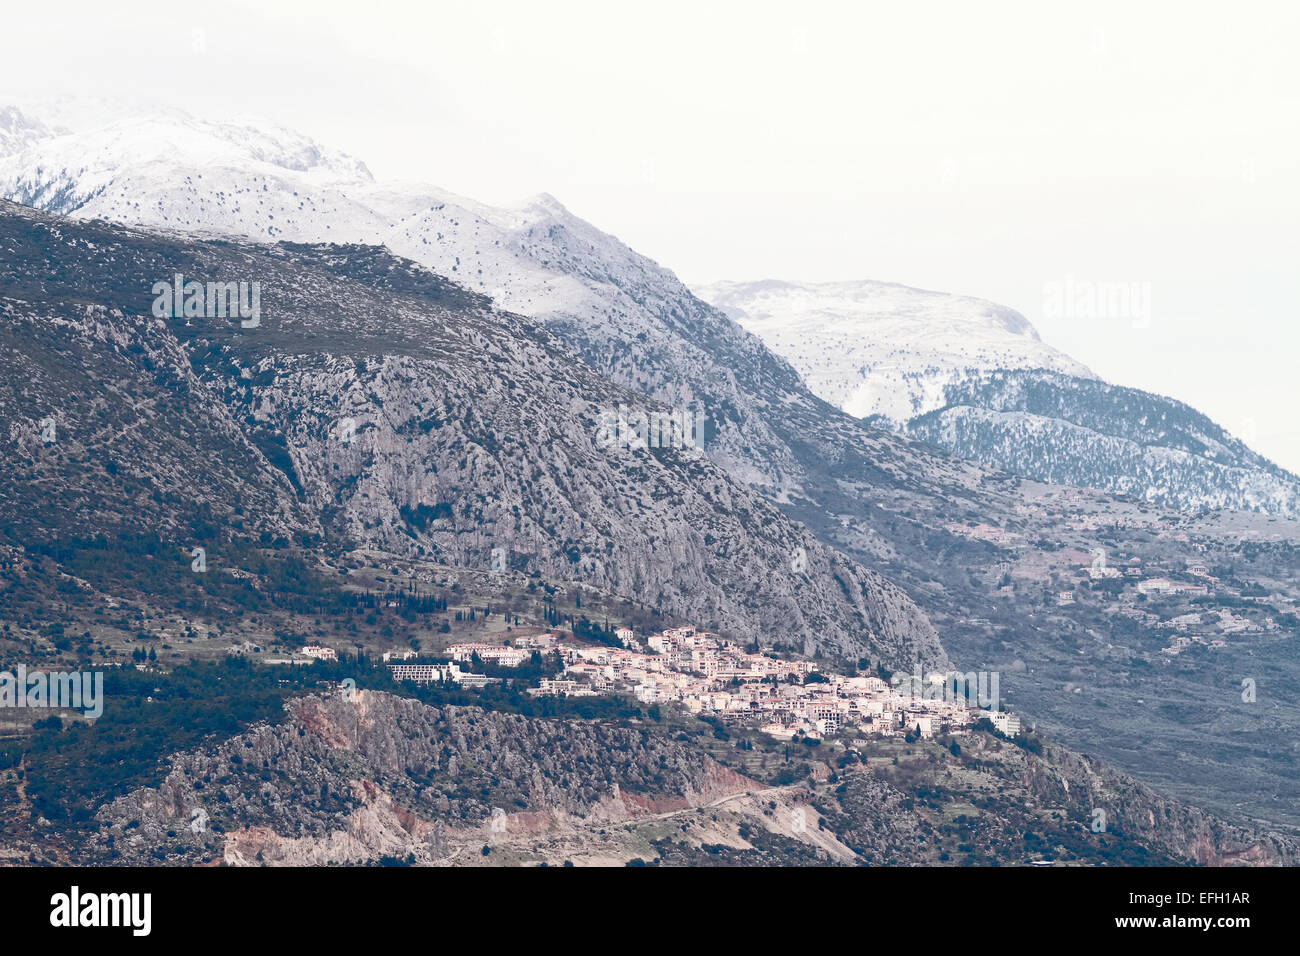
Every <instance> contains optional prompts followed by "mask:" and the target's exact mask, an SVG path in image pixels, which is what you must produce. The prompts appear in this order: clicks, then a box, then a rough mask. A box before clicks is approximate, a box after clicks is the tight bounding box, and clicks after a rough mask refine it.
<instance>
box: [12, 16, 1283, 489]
mask: <svg viewBox="0 0 1300 956" xmlns="http://www.w3.org/2000/svg"><path fill="white" fill-rule="evenodd" d="M1298 27H1300V4H1295V3H1274V4H1249V3H1237V4H1231V5H1229V4H1219V5H1215V6H1200V5H1195V4H1190V3H1168V4H1154V3H1152V4H1143V5H1141V6H1139V5H1137V4H1133V3H1096V2H1086V3H1079V4H1076V5H1074V6H1073V9H1067V8H1065V7H1063V6H1060V5H1056V4H1052V5H1049V4H1043V3H1037V2H1029V3H1014V4H1013V3H1006V4H996V3H990V2H983V3H978V4H974V3H906V4H900V3H896V2H890V3H835V4H830V3H825V4H817V3H807V2H804V3H799V4H795V3H788V2H787V3H781V4H771V5H762V4H757V3H709V2H706V0H697V2H694V3H678V2H673V0H669V2H659V3H653V4H647V3H637V4H616V3H614V2H603V3H567V4H563V3H555V2H550V3H545V4H543V3H498V2H485V0H476V2H466V3H455V4H451V3H440V2H432V3H417V2H407V3H386V2H383V0H368V2H366V3H358V2H355V0H354V2H352V3H349V4H343V3H337V2H332V0H314V2H298V0H282V2H279V3H266V2H262V3H252V2H237V0H224V2H221V0H219V2H205V3H182V2H175V0H172V2H166V3H163V2H144V3H118V4H103V3H101V2H95V3H90V2H83V3H71V2H59V0H49V2H42V3H39V4H33V3H27V4H22V5H21V6H17V7H15V6H13V5H11V7H10V8H9V9H7V10H6V11H5V19H4V28H3V30H0V102H3V101H4V100H6V99H9V98H12V99H19V98H22V97H31V96H37V95H48V94H87V93H90V94H94V95H96V96H114V97H141V98H145V99H148V100H152V101H161V102H167V103H172V104H175V105H177V106H180V107H182V108H184V109H187V110H189V111H191V112H194V113H196V114H198V115H201V116H206V117H212V118H224V117H227V116H230V115H233V114H239V113H253V114H257V115H260V116H263V117H266V118H268V119H271V120H273V121H275V122H278V123H281V124H283V125H285V126H289V127H292V128H295V129H299V130H301V131H303V132H306V133H308V134H310V135H312V136H314V137H316V138H317V139H318V140H320V141H322V142H323V143H325V144H327V145H330V146H335V147H338V148H340V149H344V150H346V151H348V152H351V153H354V154H355V155H357V156H359V157H360V158H361V159H363V160H364V161H365V162H366V163H367V164H368V165H369V166H370V168H371V170H372V171H373V172H374V173H375V175H376V177H377V178H380V179H389V178H403V179H418V180H423V181H427V182H431V183H434V184H437V185H439V186H442V187H444V188H447V189H451V190H453V191H456V192H459V193H462V194H464V195H467V196H471V197H473V198H476V199H480V200H484V201H487V202H493V203H501V202H508V201H512V200H515V199H518V198H521V197H523V196H526V195H530V194H533V193H537V192H542V191H545V192H550V193H552V194H554V195H555V196H556V197H557V198H559V199H560V200H561V201H562V202H564V203H565V204H566V205H567V206H569V208H570V209H572V210H573V211H574V212H575V213H577V214H578V215H580V216H583V217H584V218H586V219H589V220H591V221H592V222H593V223H595V224H596V225H598V226H599V227H601V228H602V229H605V230H606V231H608V232H612V233H614V234H615V235H617V236H619V237H620V238H621V239H623V240H624V241H626V242H628V243H629V244H630V245H631V246H633V247H634V248H636V249H637V250H639V251H641V252H643V253H645V254H647V255H649V256H651V257H653V258H655V259H657V260H658V261H659V262H661V263H662V264H664V265H666V266H668V267H669V268H672V269H673V270H675V271H676V272H677V273H678V274H679V275H681V276H682V277H683V278H685V279H687V280H688V281H695V280H709V279H716V278H732V279H750V278H786V279H803V280H827V279H849V278H870V279H881V280H887V281H894V282H903V283H907V284H909V285H915V286H919V287H922V288H930V289H939V290H942V291H947V292H956V293H963V294H968V295H979V296H984V297H986V298H990V299H994V300H996V301H999V302H1002V303H1005V304H1007V305H1010V306H1012V307H1013V308H1016V309H1018V310H1020V311H1021V312H1023V313H1024V314H1025V315H1026V316H1028V317H1029V319H1030V320H1031V321H1033V322H1034V323H1035V325H1036V326H1037V327H1038V329H1039V332H1040V333H1041V335H1042V336H1043V338H1044V339H1046V340H1047V341H1048V342H1050V343H1051V344H1053V345H1056V346H1057V347H1059V348H1061V349H1063V350H1064V351H1066V352H1068V353H1069V354H1071V355H1073V356H1074V357H1076V358H1078V359H1079V360H1081V361H1083V362H1084V363H1086V364H1087V365H1089V366H1090V367H1091V368H1092V369H1093V370H1094V371H1096V372H1097V373H1098V374H1100V375H1102V376H1103V377H1104V378H1107V379H1108V380H1111V381H1114V382H1117V383H1120V384H1126V385H1135V386H1139V387H1142V388H1146V389H1149V390H1151V391H1155V392H1160V393H1162V394H1166V395H1171V396H1173V397H1175V398H1178V399H1181V400H1183V401H1186V402H1188V403H1189V404H1191V405H1193V406H1195V407H1197V408H1199V409H1200V410H1201V411H1204V412H1206V413H1207V414H1209V415H1210V416H1211V417H1212V418H1214V419H1215V420H1216V421H1218V422H1219V423H1220V424H1222V425H1224V426H1225V427H1226V428H1228V429H1229V430H1230V431H1233V432H1235V433H1237V434H1239V435H1242V434H1245V435H1247V436H1251V437H1253V442H1252V444H1253V445H1254V447H1256V448H1257V449H1258V450H1259V451H1261V452H1263V453H1264V454H1267V455H1269V456H1271V457H1272V458H1274V459H1275V460H1276V461H1278V462H1279V463H1280V464H1283V465H1285V466H1286V467H1289V468H1290V469H1292V470H1294V471H1298V472H1300V424H1297V421H1296V411H1297V406H1298V404H1300V403H1298V402H1297V398H1298V392H1300V389H1298V388H1297V385H1296V368H1295V366H1296V362H1297V358H1300V329H1298V328H1297V323H1296V319H1297V312H1298V311H1300V310H1298V306H1300V269H1297V264H1298V263H1300V239H1298V238H1297V235H1298V233H1297V226H1300V182H1298V181H1297V171H1300V59H1298V58H1297V56H1296V54H1295V50H1296V47H1297V40H1300V29H1298ZM1067 276H1072V277H1073V278H1074V280H1075V281H1076V282H1080V281H1127V282H1147V283H1150V288H1151V296H1152V315H1151V321H1150V324H1149V326H1148V327H1146V328H1133V324H1132V323H1131V322H1127V321H1123V320H1121V319H1107V318H1094V319H1085V318H1077V317H1074V318H1051V317H1046V316H1044V314H1043V313H1044V286H1045V284H1047V283H1050V282H1054V281H1064V280H1065V278H1066V277H1067ZM1252 424H1253V435H1252Z"/></svg>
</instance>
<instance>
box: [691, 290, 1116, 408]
mask: <svg viewBox="0 0 1300 956" xmlns="http://www.w3.org/2000/svg"><path fill="white" fill-rule="evenodd" d="M692 291H694V292H695V294H696V295H698V296H699V297H700V298H702V299H703V300H704V301H706V302H709V303H712V304H713V305H715V306H717V307H718V308H719V309H721V310H722V311H723V312H725V313H726V314H727V315H729V316H731V317H732V318H733V319H735V320H736V321H737V322H739V323H740V324H741V325H742V326H743V327H744V328H746V329H748V330H749V331H750V332H753V333H755V334H756V335H758V336H759V337H760V338H762V340H763V342H764V343H765V344H766V345H767V347H768V348H770V349H771V350H772V351H774V352H776V353H777V354H778V355H780V356H781V357H783V358H784V359H786V361H788V362H789V363H790V364H791V365H793V366H794V367H795V369H796V370H797V371H798V372H799V374H800V375H802V376H803V379H804V381H805V382H807V383H808V387H809V388H811V389H812V390H813V392H814V393H816V394H817V395H819V396H820V397H822V398H824V399H826V401H828V402H830V403H831V404H832V405H836V406H838V407H840V408H842V409H844V411H846V412H848V413H849V414H850V415H854V416H856V417H858V418H870V417H873V416H880V417H881V418H883V419H885V420H887V421H888V423H889V424H890V425H891V426H892V427H894V428H898V427H901V426H902V425H903V424H904V423H905V422H907V421H908V420H909V419H912V418H914V417H916V416H917V415H923V414H925V413H926V412H929V411H933V410H935V409H937V408H940V407H942V406H943V405H944V388H945V387H946V386H948V385H950V384H952V383H954V382H956V381H958V380H960V379H963V378H965V377H966V376H967V375H969V374H970V373H972V372H978V371H986V370H990V369H997V368H1043V369H1051V370H1053V371H1058V372H1065V373H1067V374H1070V375H1075V376H1080V377H1087V378H1090V377H1092V373H1091V372H1089V371H1088V369H1087V368H1085V367H1084V366H1083V365H1081V364H1080V363H1079V362H1076V361H1075V360H1074V359H1072V358H1070V357H1069V356H1068V355H1065V354H1064V353H1062V352H1058V351H1057V350H1056V349H1054V348H1052V347H1051V346H1048V345H1045V344H1044V343H1043V342H1042V340H1041V339H1039V337H1038V333H1037V332H1036V331H1034V327H1033V326H1032V325H1030V324H1029V321H1028V320H1027V319H1026V318H1025V317H1024V316H1023V315H1021V314H1020V313H1019V312H1016V311H1014V310H1012V309H1009V308H1007V307H1006V306H1002V305H998V304H996V303H994V302H988V301H985V300H983V299H973V298H969V297H966V296H957V295H947V294H944V293H942V292H927V291H924V290H922V289H913V288H909V287H908V286H903V285H895V284H893V283H889V282H872V281H866V280H864V281H857V282H824V283H797V282H781V281H777V280H771V279H768V280H763V281H758V282H716V283H711V284H707V285H698V286H694V287H693V289H692Z"/></svg>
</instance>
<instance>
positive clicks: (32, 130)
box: [0, 106, 54, 157]
mask: <svg viewBox="0 0 1300 956" xmlns="http://www.w3.org/2000/svg"><path fill="white" fill-rule="evenodd" d="M53 135H54V131H53V130H51V129H50V128H49V127H48V126H46V125H45V124H44V123H42V122H41V121H40V120H37V119H32V118H30V117H28V116H26V115H24V113H23V112H22V110H20V109H18V107H16V106H0V157H3V156H9V155H11V154H12V153H16V152H19V151H20V150H22V149H25V148H26V147H28V146H30V145H31V144H32V143H35V142H36V141H38V140H42V139H47V138H49V137H51V136H53Z"/></svg>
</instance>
